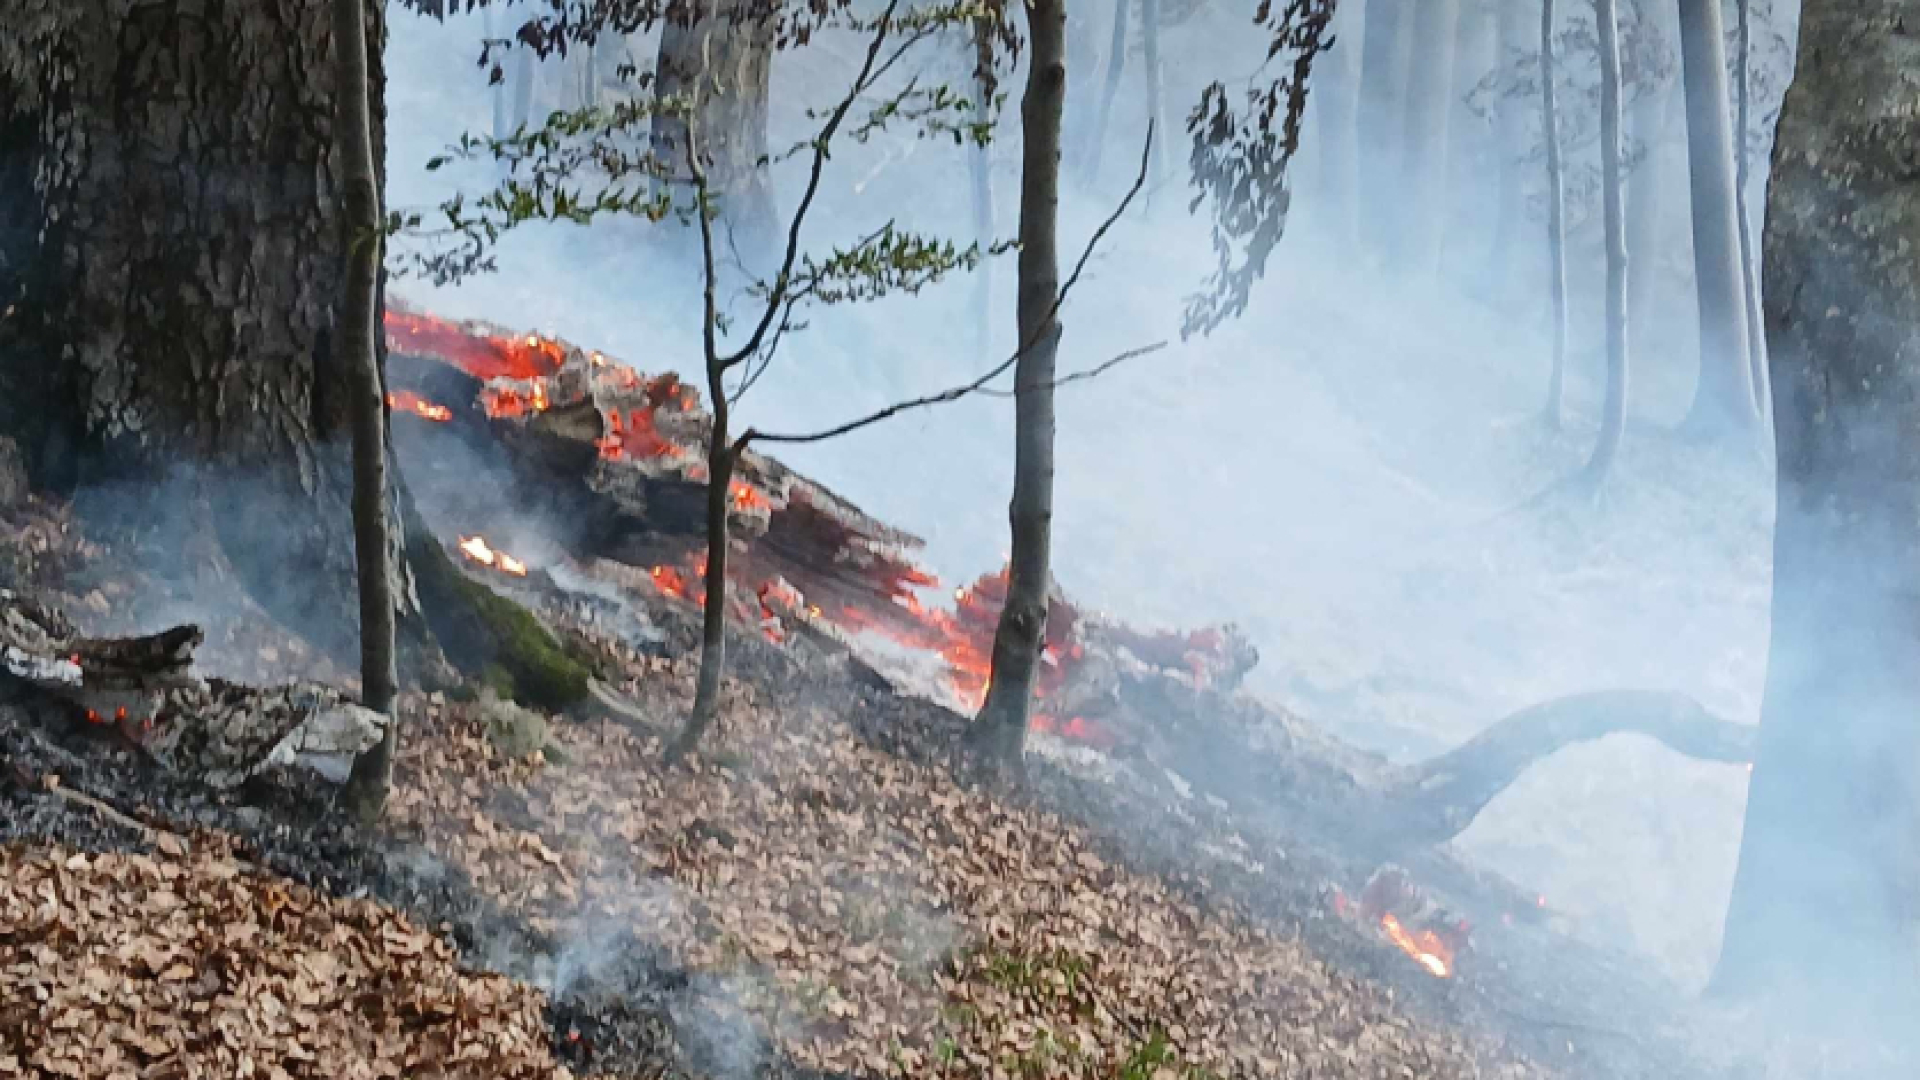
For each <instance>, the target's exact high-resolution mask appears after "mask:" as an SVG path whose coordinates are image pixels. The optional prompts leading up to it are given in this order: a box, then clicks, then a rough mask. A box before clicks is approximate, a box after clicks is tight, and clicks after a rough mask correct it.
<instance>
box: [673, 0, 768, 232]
mask: <svg viewBox="0 0 1920 1080" xmlns="http://www.w3.org/2000/svg"><path fill="white" fill-rule="evenodd" d="M773 29H774V28H773V23H772V20H771V18H770V16H769V15H768V13H767V12H766V11H765V10H764V5H756V4H754V3H753V2H752V0H706V2H705V3H704V4H702V5H701V8H700V14H699V15H698V16H697V17H695V18H693V19H692V20H690V21H685V22H683V21H681V20H668V21H667V23H666V24H665V26H664V27H663V29H662V30H661V32H660V53H659V59H658V61H657V63H656V66H655V72H654V88H655V89H654V93H655V96H656V98H657V99H658V100H660V101H662V102H666V101H669V100H671V99H673V98H676V97H681V96H685V97H686V98H688V99H689V101H688V104H687V108H688V109H690V113H689V112H688V111H686V110H678V111H664V112H662V113H660V114H659V115H657V116H655V117H654V121H653V151H654V154H655V155H656V156H657V158H658V159H659V161H660V162H661V163H662V164H663V166H664V168H665V169H666V171H667V176H668V182H669V183H672V184H681V185H684V183H685V181H686V178H687V176H688V171H687V167H686V154H687V124H688V122H689V120H691V121H693V122H695V123H697V124H698V125H699V128H700V141H701V145H702V146H704V147H705V148H706V149H705V155H706V158H707V163H706V170H707V183H708V186H709V190H710V191H711V193H712V197H713V199H714V201H715V202H716V203H717V204H718V205H719V211H720V219H721V221H722V223H723V224H724V225H725V226H726V228H727V229H728V230H729V231H730V232H731V233H732V238H733V243H734V246H736V247H738V248H739V250H740V251H742V252H743V253H745V254H747V255H748V256H749V263H750V264H751V263H752V262H753V261H755V260H756V259H759V258H762V257H764V256H765V255H766V254H767V253H768V252H770V251H772V250H773V249H774V248H775V247H776V245H777V243H778V240H779V222H778V220H777V216H778V215H777V214H776V212H775V209H774V199H773V183H772V178H771V177H770V176H769V174H768V170H767V167H766V164H765V159H766V157H767V102H768V96H767V95H768V85H769V80H770V78H771V76H772V72H773V48H774V41H773Z"/></svg>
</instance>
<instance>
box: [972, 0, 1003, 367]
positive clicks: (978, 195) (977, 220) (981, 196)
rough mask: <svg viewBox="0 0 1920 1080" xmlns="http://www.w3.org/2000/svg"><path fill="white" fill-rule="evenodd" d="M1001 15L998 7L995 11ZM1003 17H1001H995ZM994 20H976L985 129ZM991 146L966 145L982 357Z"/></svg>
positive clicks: (988, 297)
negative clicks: (977, 260)
mask: <svg viewBox="0 0 1920 1080" xmlns="http://www.w3.org/2000/svg"><path fill="white" fill-rule="evenodd" d="M994 10H995V11H996V12H998V10H999V9H998V8H997V7H996V8H995V9H994ZM998 17H1000V16H999V15H998V14H996V15H995V18H998ZM993 33H994V24H993V21H992V20H990V19H987V18H976V19H975V20H974V21H973V64H974V67H973V88H974V104H973V119H974V122H975V123H977V124H980V125H982V126H984V125H985V124H986V123H987V121H988V120H989V118H991V116H992V114H993V94H994V90H995V86H996V84H997V81H998V80H997V79H996V78H995V77H994V71H993ZM990 150H991V147H990V146H989V144H988V143H986V142H982V141H979V140H975V141H972V142H970V143H969V144H968V146H967V169H968V172H969V180H970V181H971V183H972V186H973V240H974V243H976V244H979V245H980V252H981V255H982V256H983V257H982V258H981V260H980V268H979V269H978V270H976V271H975V272H974V273H975V275H976V276H975V280H974V283H973V308H974V311H973V325H974V349H975V351H977V352H978V353H980V355H981V356H982V357H985V356H986V355H987V354H988V353H990V352H992V350H993V259H992V257H991V255H989V252H991V251H992V249H993V158H992V155H991V153H990Z"/></svg>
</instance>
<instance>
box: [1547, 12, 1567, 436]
mask: <svg viewBox="0 0 1920 1080" xmlns="http://www.w3.org/2000/svg"><path fill="white" fill-rule="evenodd" d="M1553 24H1554V9H1553V0H1541V3H1540V130H1541V134H1542V138H1543V139H1544V140H1545V142H1546V146H1547V292H1548V294H1549V296H1550V297H1551V298H1552V303H1553V329H1552V334H1553V367H1552V368H1551V370H1550V372H1549V374H1548V376H1547V407H1546V418H1547V423H1548V424H1549V425H1550V426H1552V427H1555V428H1557V427H1559V426H1560V413H1561V407H1562V403H1563V402H1564V400H1565V398H1566V387H1567V235H1566V227H1567V213H1566V181H1565V179H1563V178H1562V176H1561V168H1560V112H1559V109H1558V107H1557V105H1556V103H1555V101H1554V89H1553V78H1554V70H1553Z"/></svg>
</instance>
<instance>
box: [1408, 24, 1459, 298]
mask: <svg viewBox="0 0 1920 1080" xmlns="http://www.w3.org/2000/svg"><path fill="white" fill-rule="evenodd" d="M1459 29H1460V0H1420V4H1419V7H1418V14H1417V16H1416V18H1415V22H1414V40H1415V41H1416V42H1418V43H1419V47H1418V48H1417V49H1416V50H1415V52H1414V65H1413V74H1412V81H1411V83H1410V85H1409V87H1408V93H1407V119H1406V131H1407V140H1406V141H1407V182H1408V183H1409V184H1410V185H1411V186H1412V190H1411V191H1410V192H1409V196H1410V197H1409V198H1408V199H1407V201H1406V203H1405V210H1404V211H1403V212H1404V213H1405V215H1406V230H1407V231H1406V236H1407V241H1406V248H1405V265H1406V266H1407V267H1409V268H1410V269H1412V270H1413V271H1415V272H1416V273H1419V274H1423V275H1431V274H1436V273H1438V272H1439V270H1440V248H1441V245H1442V244H1443V243H1444V242H1445V238H1446V215H1447V206H1448V203H1447V147H1448V141H1447V137H1448V136H1447V133H1448V130H1449V127H1450V124H1451V121H1452V118H1453V65H1454V52H1455V43H1456V42H1457V40H1458V38H1459Z"/></svg>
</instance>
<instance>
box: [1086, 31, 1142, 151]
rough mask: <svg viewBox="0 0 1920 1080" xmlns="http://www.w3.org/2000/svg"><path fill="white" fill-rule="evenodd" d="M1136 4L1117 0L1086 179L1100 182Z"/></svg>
mask: <svg viewBox="0 0 1920 1080" xmlns="http://www.w3.org/2000/svg"><path fill="white" fill-rule="evenodd" d="M1132 6H1133V0H1113V41H1112V43H1111V44H1109V45H1108V46H1107V85H1106V87H1105V88H1104V89H1102V90H1101V91H1100V111H1099V112H1098V113H1096V114H1095V116H1094V121H1093V134H1092V136H1091V137H1090V138H1089V139H1088V141H1087V152H1086V154H1085V157H1084V160H1085V161H1086V163H1087V170H1086V176H1085V179H1086V181H1087V182H1088V183H1092V182H1093V181H1095V180H1098V179H1099V178H1100V159H1101V157H1102V155H1103V152H1104V151H1105V150H1106V147H1107V124H1108V122H1109V121H1110V120H1111V119H1112V117H1113V99H1114V98H1116V97H1119V96H1120V80H1121V78H1122V77H1123V76H1125V75H1126V72H1127V12H1128V11H1129V10H1130V9H1131V8H1132Z"/></svg>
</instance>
